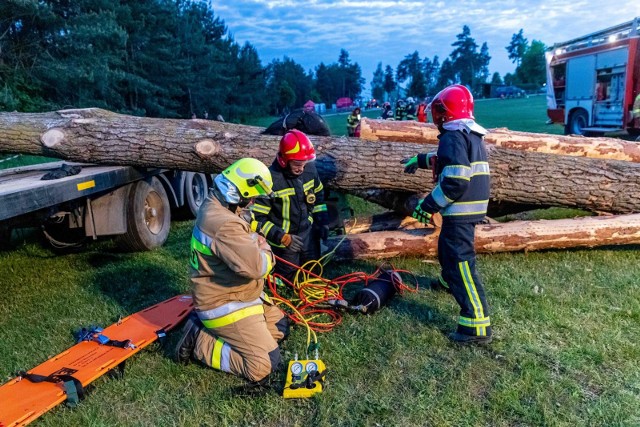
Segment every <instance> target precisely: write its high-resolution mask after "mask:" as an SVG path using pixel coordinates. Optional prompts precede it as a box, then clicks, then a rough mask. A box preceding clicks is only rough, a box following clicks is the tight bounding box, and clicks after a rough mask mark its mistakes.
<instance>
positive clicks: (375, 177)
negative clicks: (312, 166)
mask: <svg viewBox="0 0 640 427" xmlns="http://www.w3.org/2000/svg"><path fill="white" fill-rule="evenodd" d="M262 130H263V129H262V128H259V127H253V126H243V125H235V124H231V123H224V122H216V121H209V120H173V119H153V118H145V117H133V116H126V115H120V114H115V113H111V112H108V111H104V110H99V109H82V110H63V111H58V112H50V113H38V114H30V113H0V152H8V153H24V154H34V155H42V156H48V157H57V158H61V159H66V160H73V161H78V162H92V163H99V164H109V165H128V166H142V167H164V168H170V169H181V170H189V171H201V172H219V171H221V170H222V169H223V168H225V167H226V166H227V165H229V164H230V163H231V162H233V161H234V160H236V159H238V158H241V157H256V158H258V159H260V160H262V161H264V162H267V163H270V162H271V161H272V159H273V158H274V156H275V153H276V151H277V146H278V140H279V138H278V137H277V136H269V135H262V134H261V132H262ZM311 139H312V141H313V142H314V144H315V146H316V150H317V155H318V160H317V165H318V170H319V171H320V174H321V177H322V179H323V181H324V183H325V185H326V186H327V187H329V188H334V189H337V190H342V191H345V192H347V193H352V194H361V193H362V192H367V191H370V192H373V193H375V192H382V193H379V194H383V195H384V199H383V200H380V202H381V203H380V204H382V205H383V206H386V205H385V203H386V202H387V200H389V196H391V195H394V194H395V195H396V198H395V201H394V204H395V205H398V204H402V203H400V202H401V201H402V200H405V201H406V199H407V197H409V196H410V195H413V194H416V193H420V192H424V191H429V190H430V188H431V187H432V185H433V184H432V183H431V173H430V172H428V171H419V172H418V173H416V174H415V175H410V174H404V173H402V167H401V165H400V160H401V159H403V158H405V157H409V156H412V155H414V154H416V153H417V152H420V151H427V150H430V149H435V146H429V145H427V146H425V145H423V144H415V143H397V142H379V143H376V144H372V143H371V142H370V141H365V140H361V139H358V138H344V137H342V138H334V137H311ZM489 157H490V159H489V162H490V166H491V169H492V186H491V188H492V192H491V199H492V202H493V203H498V204H512V205H514V206H518V205H526V206H568V207H576V208H582V209H587V210H592V211H604V212H612V213H630V212H640V165H639V164H635V163H629V162H622V161H611V160H601V159H591V158H580V157H567V156H555V155H549V154H545V153H536V152H527V151H522V150H511V149H503V148H500V147H493V148H492V149H490V150H489Z"/></svg>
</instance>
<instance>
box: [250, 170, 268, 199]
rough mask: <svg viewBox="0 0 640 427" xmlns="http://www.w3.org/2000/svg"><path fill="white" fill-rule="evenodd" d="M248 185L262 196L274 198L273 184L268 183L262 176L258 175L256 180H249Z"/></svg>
mask: <svg viewBox="0 0 640 427" xmlns="http://www.w3.org/2000/svg"><path fill="white" fill-rule="evenodd" d="M247 185H248V186H249V187H253V188H255V189H256V191H257V192H258V194H259V195H260V196H267V197H273V195H274V194H273V190H272V189H271V183H270V182H266V181H265V180H264V179H262V177H261V176H260V175H256V177H255V178H249V179H248V180H247Z"/></svg>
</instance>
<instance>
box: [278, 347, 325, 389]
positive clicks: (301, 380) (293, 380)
mask: <svg viewBox="0 0 640 427" xmlns="http://www.w3.org/2000/svg"><path fill="white" fill-rule="evenodd" d="M326 372H327V368H326V366H325V365H324V362H323V361H322V360H320V359H318V357H317V355H316V358H315V359H312V360H298V356H297V355H296V358H295V359H294V360H292V361H290V362H289V367H288V368H287V380H286V382H285V385H284V391H283V392H282V397H284V398H285V399H301V398H308V397H312V396H313V395H314V394H316V393H322V389H323V383H324V377H325V374H326Z"/></svg>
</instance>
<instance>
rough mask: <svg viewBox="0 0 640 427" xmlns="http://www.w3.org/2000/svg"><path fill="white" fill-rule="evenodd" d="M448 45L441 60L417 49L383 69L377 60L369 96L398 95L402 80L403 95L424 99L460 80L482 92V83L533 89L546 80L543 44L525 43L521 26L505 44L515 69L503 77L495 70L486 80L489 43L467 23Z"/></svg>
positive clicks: (387, 96) (476, 92)
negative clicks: (478, 38) (477, 38)
mask: <svg viewBox="0 0 640 427" xmlns="http://www.w3.org/2000/svg"><path fill="white" fill-rule="evenodd" d="M451 46H452V47H453V50H452V51H451V53H450V55H449V57H447V58H445V59H444V60H443V61H442V63H441V62H440V58H439V57H438V56H437V55H435V56H434V57H433V58H428V57H425V58H420V54H419V53H418V51H415V52H413V53H412V54H409V55H406V56H405V57H404V59H403V60H402V61H400V63H399V64H398V66H397V67H396V68H395V69H394V68H393V67H391V65H386V67H384V69H383V65H382V62H380V63H378V66H377V68H376V70H375V71H374V72H373V79H372V80H371V94H372V96H373V98H376V99H385V98H390V97H395V96H401V95H400V91H399V90H398V89H399V88H400V86H402V85H403V84H404V87H403V92H404V96H411V97H415V98H418V99H424V98H425V97H427V96H433V95H435V94H436V93H437V92H438V91H440V90H441V89H443V88H444V87H446V86H448V85H450V84H454V83H459V84H463V85H465V86H467V87H469V88H471V90H472V91H473V92H474V93H475V94H477V95H482V94H483V92H484V90H483V87H482V86H483V85H484V84H485V83H492V84H494V85H502V84H505V85H519V86H522V87H523V88H524V89H529V90H533V89H537V88H539V87H540V86H542V84H543V83H544V82H545V80H546V74H545V72H546V71H545V62H544V51H545V49H546V47H545V45H544V44H543V43H542V42H540V41H537V40H533V41H532V42H531V44H529V43H528V40H527V39H526V38H525V37H524V35H523V30H522V29H521V30H520V31H519V32H518V33H517V34H514V35H513V37H512V39H511V43H510V44H509V46H506V47H505V48H506V50H507V52H508V54H509V59H511V60H512V61H513V62H514V63H515V64H516V70H515V73H513V74H512V73H507V74H505V76H504V79H503V78H502V77H501V76H500V74H499V73H497V72H496V73H494V74H493V76H492V78H491V80H490V81H489V79H488V78H489V62H490V61H491V56H490V55H489V47H488V45H487V43H486V42H485V43H482V45H480V46H479V45H478V44H477V43H476V41H475V39H474V38H473V37H471V29H470V28H469V27H468V26H467V25H465V26H463V27H462V32H461V33H460V34H458V35H456V40H455V41H454V42H453V43H452V44H451Z"/></svg>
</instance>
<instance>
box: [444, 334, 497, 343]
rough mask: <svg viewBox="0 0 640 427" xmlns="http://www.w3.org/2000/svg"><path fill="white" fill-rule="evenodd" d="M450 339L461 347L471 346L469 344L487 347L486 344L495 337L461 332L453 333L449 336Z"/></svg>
mask: <svg viewBox="0 0 640 427" xmlns="http://www.w3.org/2000/svg"><path fill="white" fill-rule="evenodd" d="M449 339H450V340H451V341H453V342H455V343H456V344H460V345H469V344H476V345H485V344H489V343H490V342H491V341H492V340H493V337H492V336H491V335H486V336H478V335H467V334H461V333H460V332H452V333H450V334H449Z"/></svg>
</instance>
